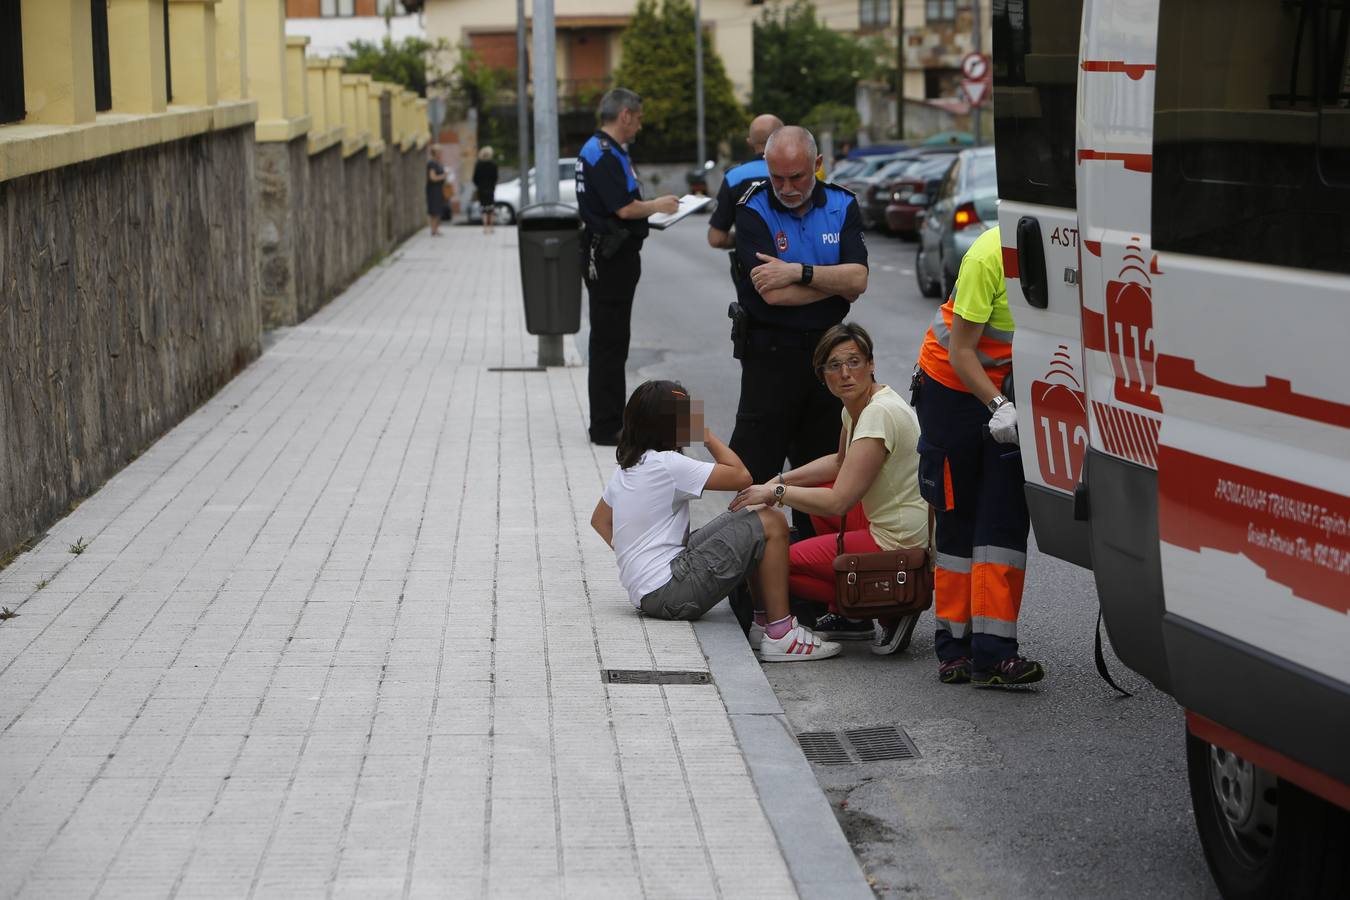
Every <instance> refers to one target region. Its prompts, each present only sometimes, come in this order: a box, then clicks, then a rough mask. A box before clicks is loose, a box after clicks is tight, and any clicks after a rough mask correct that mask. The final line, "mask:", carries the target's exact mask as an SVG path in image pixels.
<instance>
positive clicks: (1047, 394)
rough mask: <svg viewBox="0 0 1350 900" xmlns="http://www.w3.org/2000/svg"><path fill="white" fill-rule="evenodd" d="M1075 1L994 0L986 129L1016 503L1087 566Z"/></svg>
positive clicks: (1054, 546) (1042, 541) (1043, 536)
mask: <svg viewBox="0 0 1350 900" xmlns="http://www.w3.org/2000/svg"><path fill="white" fill-rule="evenodd" d="M1082 9H1083V2H1082V0H994V3H993V38H994V59H993V71H994V133H995V146H996V165H997V167H998V196H999V211H998V221H999V229H1000V233H1001V236H1002V242H1003V265H1004V272H1005V275H1006V277H1007V283H1008V304H1009V306H1010V308H1011V309H1012V314H1013V319H1014V321H1015V322H1016V323H1017V328H1016V331H1015V333H1014V339H1013V382H1014V385H1013V386H1014V390H1013V393H1014V395H1015V397H1014V399H1015V402H1016V404H1017V413H1018V432H1019V437H1020V440H1021V445H1022V462H1023V468H1024V470H1025V473H1026V481H1027V488H1026V493H1027V505H1028V507H1029V508H1030V511H1031V522H1032V527H1033V528H1034V530H1035V534H1036V544H1037V545H1038V546H1039V548H1040V549H1041V550H1042V551H1043V552H1045V553H1049V554H1051V555H1052V556H1057V557H1059V558H1061V559H1065V560H1068V561H1070V562H1073V563H1077V564H1078V565H1080V566H1091V558H1090V555H1089V551H1088V540H1087V537H1088V536H1087V530H1086V527H1085V523H1084V522H1081V521H1076V520H1075V519H1074V498H1073V494H1074V488H1075V487H1076V486H1077V484H1078V482H1079V478H1080V476H1081V473H1082V468H1083V455H1084V453H1085V451H1086V450H1087V445H1088V425H1087V406H1086V398H1085V395H1084V392H1083V372H1082V348H1081V342H1080V336H1079V322H1078V316H1079V303H1078V214H1077V210H1076V206H1077V200H1076V187H1075V182H1074V174H1075V173H1074V113H1075V97H1076V93H1077V61H1078V40H1079V31H1078V28H1079V19H1080V17H1081V14H1082Z"/></svg>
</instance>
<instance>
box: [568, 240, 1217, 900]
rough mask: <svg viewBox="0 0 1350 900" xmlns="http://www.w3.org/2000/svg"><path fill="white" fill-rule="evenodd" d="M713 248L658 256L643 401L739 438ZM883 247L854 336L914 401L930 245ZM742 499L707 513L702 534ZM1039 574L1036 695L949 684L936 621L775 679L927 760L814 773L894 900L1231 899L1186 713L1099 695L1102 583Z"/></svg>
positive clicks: (771, 672)
mask: <svg viewBox="0 0 1350 900" xmlns="http://www.w3.org/2000/svg"><path fill="white" fill-rule="evenodd" d="M705 228H706V220H705V219H703V218H700V217H694V218H691V219H689V220H686V221H685V222H682V223H680V224H679V225H677V226H675V227H674V228H672V229H670V230H669V231H666V232H654V233H653V234H652V236H651V238H650V239H649V240H648V242H647V245H646V248H645V250H644V251H643V255H642V256H643V262H642V264H643V275H642V282H641V284H640V286H639V288H638V295H637V302H636V304H635V307H634V314H633V340H632V351H631V355H630V360H629V364H630V373H629V378H630V384H629V385H628V387H629V389H630V390H631V389H632V388H633V387H634V386H635V385H636V384H637V382H638V380H642V379H646V378H656V377H662V378H675V379H677V380H679V381H682V382H683V383H684V385H685V386H686V387H687V388H688V389H689V390H690V392H691V394H692V395H693V396H694V397H698V398H702V399H703V401H704V404H705V409H706V413H707V419H708V423H709V425H710V426H711V427H712V428H713V430H714V431H716V432H717V433H718V434H720V435H722V436H723V437H724V438H727V437H729V436H730V433H731V429H732V426H733V424H734V421H735V410H736V399H737V395H738V393H739V366H738V364H737V363H736V362H735V361H734V360H733V359H732V358H731V350H730V341H729V337H728V335H729V329H730V323H729V321H728V320H727V318H726V307H727V303H728V302H729V300H730V299H731V288H730V282H729V279H728V275H727V265H726V254H725V253H724V252H721V251H714V250H712V249H710V248H709V247H708V246H707V245H706V243H705V242H704V230H705ZM868 244H869V250H870V257H871V280H870V284H869V288H868V291H867V293H866V294H865V295H864V296H863V297H862V298H861V299H860V300H859V301H858V304H857V305H856V307H855V311H854V316H853V318H854V319H855V320H856V321H858V322H860V323H862V324H863V325H864V326H866V327H867V329H868V330H869V331H870V332H871V333H872V336H873V338H874V340H875V341H876V344H877V348H878V352H877V363H878V365H877V375H878V378H879V379H880V380H881V381H883V382H886V383H890V384H892V385H894V386H896V387H899V388H906V387H907V385H908V372H909V370H910V368H911V366H912V363H913V360H914V359H915V357H916V356H917V351H918V346H919V343H920V342H921V340H922V337H923V332H924V329H925V328H926V327H927V324H928V322H929V321H930V320H931V318H932V315H933V311H934V309H935V305H936V302H935V301H932V300H926V299H924V298H923V297H922V296H920V294H919V292H918V289H917V286H916V285H915V281H914V273H913V268H914V245H913V244H908V243H903V242H901V241H899V240H896V239H894V238H887V237H883V236H880V235H874V234H869V235H868ZM578 339H579V342H580V346H581V347H583V348H584V347H585V339H586V335H585V334H584V333H583V334H580V335H578ZM633 379H636V380H633ZM696 452H700V453H702V452H703V451H702V450H701V449H700V450H699V451H696ZM727 499H729V497H723V496H720V495H710V496H709V497H708V498H705V499H704V500H703V501H701V503H700V508H699V509H698V510H697V511H696V512H695V524H698V523H700V522H703V521H707V520H708V519H710V518H711V517H712V516H713V515H715V514H716V513H717V512H718V511H719V510H720V509H721V508H722V505H724V504H725V502H726V501H727ZM1027 569H1028V571H1027V587H1026V594H1025V601H1024V604H1023V611H1022V620H1021V629H1020V630H1021V635H1022V645H1023V653H1024V654H1025V655H1027V656H1029V657H1031V658H1034V659H1039V660H1041V661H1042V662H1043V663H1044V664H1045V666H1046V669H1047V670H1048V677H1047V679H1046V681H1045V682H1044V683H1043V684H1042V685H1041V686H1040V687H1039V688H1038V689H1036V690H1029V691H1023V692H996V691H979V690H975V689H972V688H969V687H968V686H948V685H942V684H940V683H939V682H938V681H937V678H936V662H935V659H934V657H933V647H932V619H931V617H929V616H927V615H926V616H925V618H924V619H923V620H921V622H920V625H919V629H918V631H917V632H916V634H915V638H914V642H913V645H912V646H911V647H910V648H909V650H908V651H906V652H905V653H904V654H902V655H898V656H892V657H874V656H872V655H871V654H870V653H869V652H868V650H867V646H866V644H864V643H855V644H851V645H846V647H845V652H844V654H843V656H842V657H841V658H839V659H837V660H832V661H830V662H827V663H821V664H818V665H817V664H812V665H806V664H802V665H781V666H769V667H767V671H768V676H769V680H770V683H771V684H772V685H773V686H774V689H775V691H776V692H777V693H778V696H779V699H780V701H781V702H782V704H783V706H784V708H785V709H786V711H787V714H788V717H789V719H790V720H791V723H792V725H793V726H794V728H796V729H797V730H798V731H818V730H835V729H842V728H852V727H858V726H868V725H890V724H896V725H899V726H900V727H901V728H903V729H904V730H905V731H906V732H907V733H908V734H909V736H910V737H911V738H912V739H913V741H914V743H915V745H916V746H917V748H918V750H919V752H920V754H921V757H920V758H919V759H916V760H911V761H901V762H882V763H871V764H867V765H859V766H855V765H846V766H815V767H814V768H815V771H816V775H817V777H818V779H819V780H820V782H821V784H822V785H823V786H824V787H825V789H826V791H827V793H828V795H829V796H830V798H831V800H832V801H833V803H834V805H835V809H836V814H837V815H838V817H839V820H840V822H841V823H842V825H843V827H844V830H845V833H846V834H847V835H848V838H849V840H850V842H851V843H852V845H853V847H854V849H855V851H856V852H857V854H858V857H859V859H860V861H861V862H862V864H863V868H864V870H865V872H866V873H867V875H868V877H869V879H870V880H871V881H872V883H873V885H874V888H875V890H876V892H877V894H878V896H881V897H907V898H908V897H917V898H949V897H972V898H975V897H998V898H1016V897H1028V898H1032V897H1036V898H1040V897H1066V898H1082V897H1094V898H1106V897H1149V898H1159V897H1184V898H1208V897H1217V896H1218V894H1217V891H1216V890H1215V888H1214V886H1213V883H1212V882H1211V880H1210V877H1209V873H1208V870H1207V869H1206V867H1205V863H1204V859H1203V857H1202V855H1201V852H1200V846H1199V843H1198V841H1197V839H1196V836H1195V832H1194V827H1193V822H1192V814H1191V807H1190V800H1189V796H1188V793H1187V790H1186V776H1185V761H1184V740H1183V723H1182V714H1181V710H1180V709H1179V708H1178V707H1177V705H1176V704H1175V703H1174V702H1173V701H1172V700H1171V698H1169V697H1167V696H1166V695H1164V694H1161V693H1159V692H1158V691H1156V690H1155V689H1154V688H1153V687H1152V686H1151V685H1149V684H1147V683H1146V682H1145V681H1143V679H1141V678H1139V677H1137V676H1135V675H1134V673H1132V672H1130V671H1128V670H1126V669H1125V668H1124V666H1122V665H1121V664H1120V663H1119V662H1118V661H1116V660H1115V658H1114V656H1111V655H1110V652H1109V650H1108V660H1109V661H1110V662H1111V664H1112V670H1113V672H1114V673H1115V674H1116V676H1117V680H1119V681H1120V682H1121V683H1122V684H1123V685H1124V686H1125V687H1127V688H1128V689H1130V690H1132V691H1133V692H1134V694H1135V696H1134V697H1133V698H1131V699H1122V698H1118V697H1117V696H1116V695H1115V694H1114V693H1113V692H1112V691H1111V690H1110V689H1109V688H1108V687H1107V686H1106V685H1105V684H1103V683H1102V682H1101V681H1100V680H1099V679H1098V677H1097V674H1096V670H1095V667H1094V665H1093V660H1092V632H1093V626H1094V624H1095V622H1096V614H1097V603H1096V594H1095V590H1094V587H1093V583H1092V578H1091V574H1090V573H1089V572H1087V571H1086V570H1083V569H1079V568H1077V567H1075V566H1071V565H1068V564H1067V563H1063V562H1060V561H1059V560H1056V559H1053V558H1050V557H1047V556H1043V555H1041V554H1040V553H1038V552H1037V551H1036V550H1035V548H1034V547H1033V548H1032V552H1031V553H1030V555H1029V560H1028V566H1027ZM783 789H784V790H791V789H792V786H791V785H784V786H783Z"/></svg>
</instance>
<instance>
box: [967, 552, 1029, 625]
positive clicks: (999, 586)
mask: <svg viewBox="0 0 1350 900" xmlns="http://www.w3.org/2000/svg"><path fill="white" fill-rule="evenodd" d="M970 580H971V585H970V612H971V615H973V616H975V617H976V618H985V619H994V620H997V621H1000V622H1016V621H1017V614H1018V613H1019V612H1020V611H1021V609H1022V588H1023V586H1024V585H1025V582H1026V573H1025V572H1024V571H1022V569H1020V568H1018V567H1017V566H1008V565H1003V564H1001V563H993V562H977V563H974V564H972V565H971V567H970Z"/></svg>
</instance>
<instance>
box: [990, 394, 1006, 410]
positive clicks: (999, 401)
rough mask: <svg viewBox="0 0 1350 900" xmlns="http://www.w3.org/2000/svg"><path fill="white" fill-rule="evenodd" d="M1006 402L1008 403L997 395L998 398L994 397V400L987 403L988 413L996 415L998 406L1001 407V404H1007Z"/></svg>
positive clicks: (1000, 395) (1001, 396) (1003, 397)
mask: <svg viewBox="0 0 1350 900" xmlns="http://www.w3.org/2000/svg"><path fill="white" fill-rule="evenodd" d="M1008 402H1009V400H1008V398H1007V397H1005V396H1003V395H1002V394H999V395H998V396H996V397H994V399H992V400H990V401H989V403H988V406H989V411H990V412H991V413H996V412H998V408H999V407H1000V406H1002V405H1003V404H1005V403H1008Z"/></svg>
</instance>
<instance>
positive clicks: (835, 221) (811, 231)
mask: <svg viewBox="0 0 1350 900" xmlns="http://www.w3.org/2000/svg"><path fill="white" fill-rule="evenodd" d="M807 203H808V206H809V208H808V209H807V211H806V214H805V215H802V216H797V215H795V214H794V213H793V211H792V210H790V209H788V208H787V207H786V206H784V205H783V204H781V203H779V202H778V197H777V196H776V195H775V194H774V192H773V188H772V187H771V186H770V185H769V182H768V181H767V180H766V181H757V182H755V183H754V184H753V185H752V186H751V187H750V189H749V190H747V191H746V192H745V195H744V196H743V197H741V202H740V203H738V204H737V205H736V254H737V256H738V258H739V260H740V264H741V271H742V272H745V273H747V276H748V274H749V272H750V270H751V269H753V268H755V267H756V266H758V265H762V261H761V260H759V259H758V258H756V256H755V254H756V253H763V254H765V255H766V256H776V257H778V258H779V259H781V260H784V261H786V262H793V263H804V264H806V265H810V266H837V265H842V264H844V263H858V264H860V265H864V266H865V265H867V245H866V244H864V243H863V227H862V216H861V215H860V214H859V212H858V202H857V200H856V199H855V198H854V196H853V193H852V192H851V191H848V190H845V189H844V188H841V187H838V186H837V185H833V184H827V183H825V182H823V181H817V182H816V189H815V190H814V191H813V192H812V193H811V199H810V200H808V201H807ZM738 294H739V299H740V302H741V305H742V306H744V307H745V311H746V312H747V313H749V314H750V319H751V321H752V322H753V323H754V324H756V325H762V326H768V327H772V328H781V329H785V330H789V331H819V330H822V329H825V328H829V327H831V326H833V325H838V324H839V323H840V322H842V321H843V320H844V317H845V316H847V315H848V307H849V303H848V300H846V299H845V298H843V297H841V296H839V295H837V294H836V295H835V296H833V297H825V298H823V299H821V300H817V301H816V302H815V303H808V304H806V305H805V306H770V305H769V304H768V303H765V302H764V298H762V297H760V296H759V293H758V292H757V291H756V290H755V286H754V284H753V283H752V282H751V280H750V278H749V277H745V278H742V279H741V280H740V284H739V286H738Z"/></svg>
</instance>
